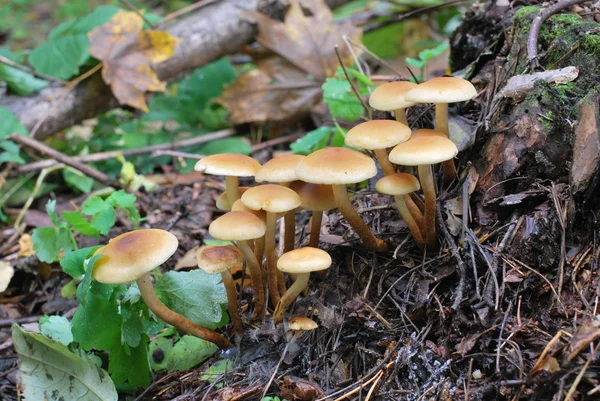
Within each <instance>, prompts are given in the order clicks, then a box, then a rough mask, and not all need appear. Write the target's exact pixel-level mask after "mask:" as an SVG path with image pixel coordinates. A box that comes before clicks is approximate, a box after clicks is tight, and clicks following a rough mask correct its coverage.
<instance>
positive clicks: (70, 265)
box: [60, 246, 100, 279]
mask: <svg viewBox="0 0 600 401" xmlns="http://www.w3.org/2000/svg"><path fill="white" fill-rule="evenodd" d="M99 248H100V246H91V247H88V248H81V249H77V250H76V251H73V252H69V253H67V254H65V256H64V257H63V258H62V259H61V260H60V266H61V267H62V269H63V271H64V272H65V273H67V274H68V275H69V276H71V277H73V278H74V279H77V278H79V277H81V276H83V275H84V274H85V266H84V262H85V260H86V259H88V258H89V257H91V256H92V255H93V254H94V252H96V250H97V249H99Z"/></svg>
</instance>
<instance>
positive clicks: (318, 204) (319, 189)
mask: <svg viewBox="0 0 600 401" xmlns="http://www.w3.org/2000/svg"><path fill="white" fill-rule="evenodd" d="M290 189H292V190H293V191H294V192H296V193H297V194H298V196H299V197H300V200H301V201H302V205H301V207H302V209H306V210H310V211H311V212H312V217H311V219H310V240H309V242H308V246H310V247H313V248H318V247H319V237H320V235H321V224H322V222H323V212H326V211H328V210H332V209H335V208H336V207H337V206H336V202H335V196H333V189H332V188H331V185H325V184H311V183H308V182H304V181H294V182H293V183H291V185H290Z"/></svg>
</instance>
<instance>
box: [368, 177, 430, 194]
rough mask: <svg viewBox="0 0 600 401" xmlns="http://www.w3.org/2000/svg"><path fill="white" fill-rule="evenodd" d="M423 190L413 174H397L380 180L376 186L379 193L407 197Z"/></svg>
mask: <svg viewBox="0 0 600 401" xmlns="http://www.w3.org/2000/svg"><path fill="white" fill-rule="evenodd" d="M420 188H421V185H420V184H419V180H418V179H417V177H415V176H414V175H412V174H407V173H396V174H391V175H386V176H385V177H383V178H380V179H379V180H378V181H377V183H376V184H375V189H377V192H379V193H382V194H386V195H407V194H410V193H411V192H415V191H418V190H419V189H420Z"/></svg>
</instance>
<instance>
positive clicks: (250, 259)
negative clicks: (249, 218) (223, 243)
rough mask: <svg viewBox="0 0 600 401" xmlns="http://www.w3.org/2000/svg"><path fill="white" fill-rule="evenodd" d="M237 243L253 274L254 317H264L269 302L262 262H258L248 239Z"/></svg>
mask: <svg viewBox="0 0 600 401" xmlns="http://www.w3.org/2000/svg"><path fill="white" fill-rule="evenodd" d="M236 243H237V247H238V248H239V250H240V252H242V256H243V257H244V260H245V261H246V266H248V270H250V275H251V276H252V288H253V289H254V298H255V300H254V314H253V315H252V317H253V318H255V319H262V318H263V317H264V316H265V305H266V304H267V300H266V299H265V287H264V284H263V279H262V272H261V268H260V264H258V260H256V256H254V253H253V252H252V249H250V246H249V245H248V242H247V241H236Z"/></svg>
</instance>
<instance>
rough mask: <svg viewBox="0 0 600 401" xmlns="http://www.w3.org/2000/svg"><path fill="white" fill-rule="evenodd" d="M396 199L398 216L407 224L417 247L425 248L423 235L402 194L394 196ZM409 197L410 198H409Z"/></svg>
mask: <svg viewBox="0 0 600 401" xmlns="http://www.w3.org/2000/svg"><path fill="white" fill-rule="evenodd" d="M394 199H395V200H396V208H398V211H399V212H400V216H402V219H404V222H405V223H406V225H407V226H408V229H409V230H410V232H411V234H412V236H413V237H414V239H415V242H416V243H417V245H418V246H419V248H421V249H423V248H425V241H424V240H423V235H422V234H421V230H419V226H418V224H417V222H416V221H415V219H413V217H412V215H411V214H410V211H409V210H408V207H406V202H405V201H404V195H397V196H395V197H394ZM409 199H410V198H409Z"/></svg>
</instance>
